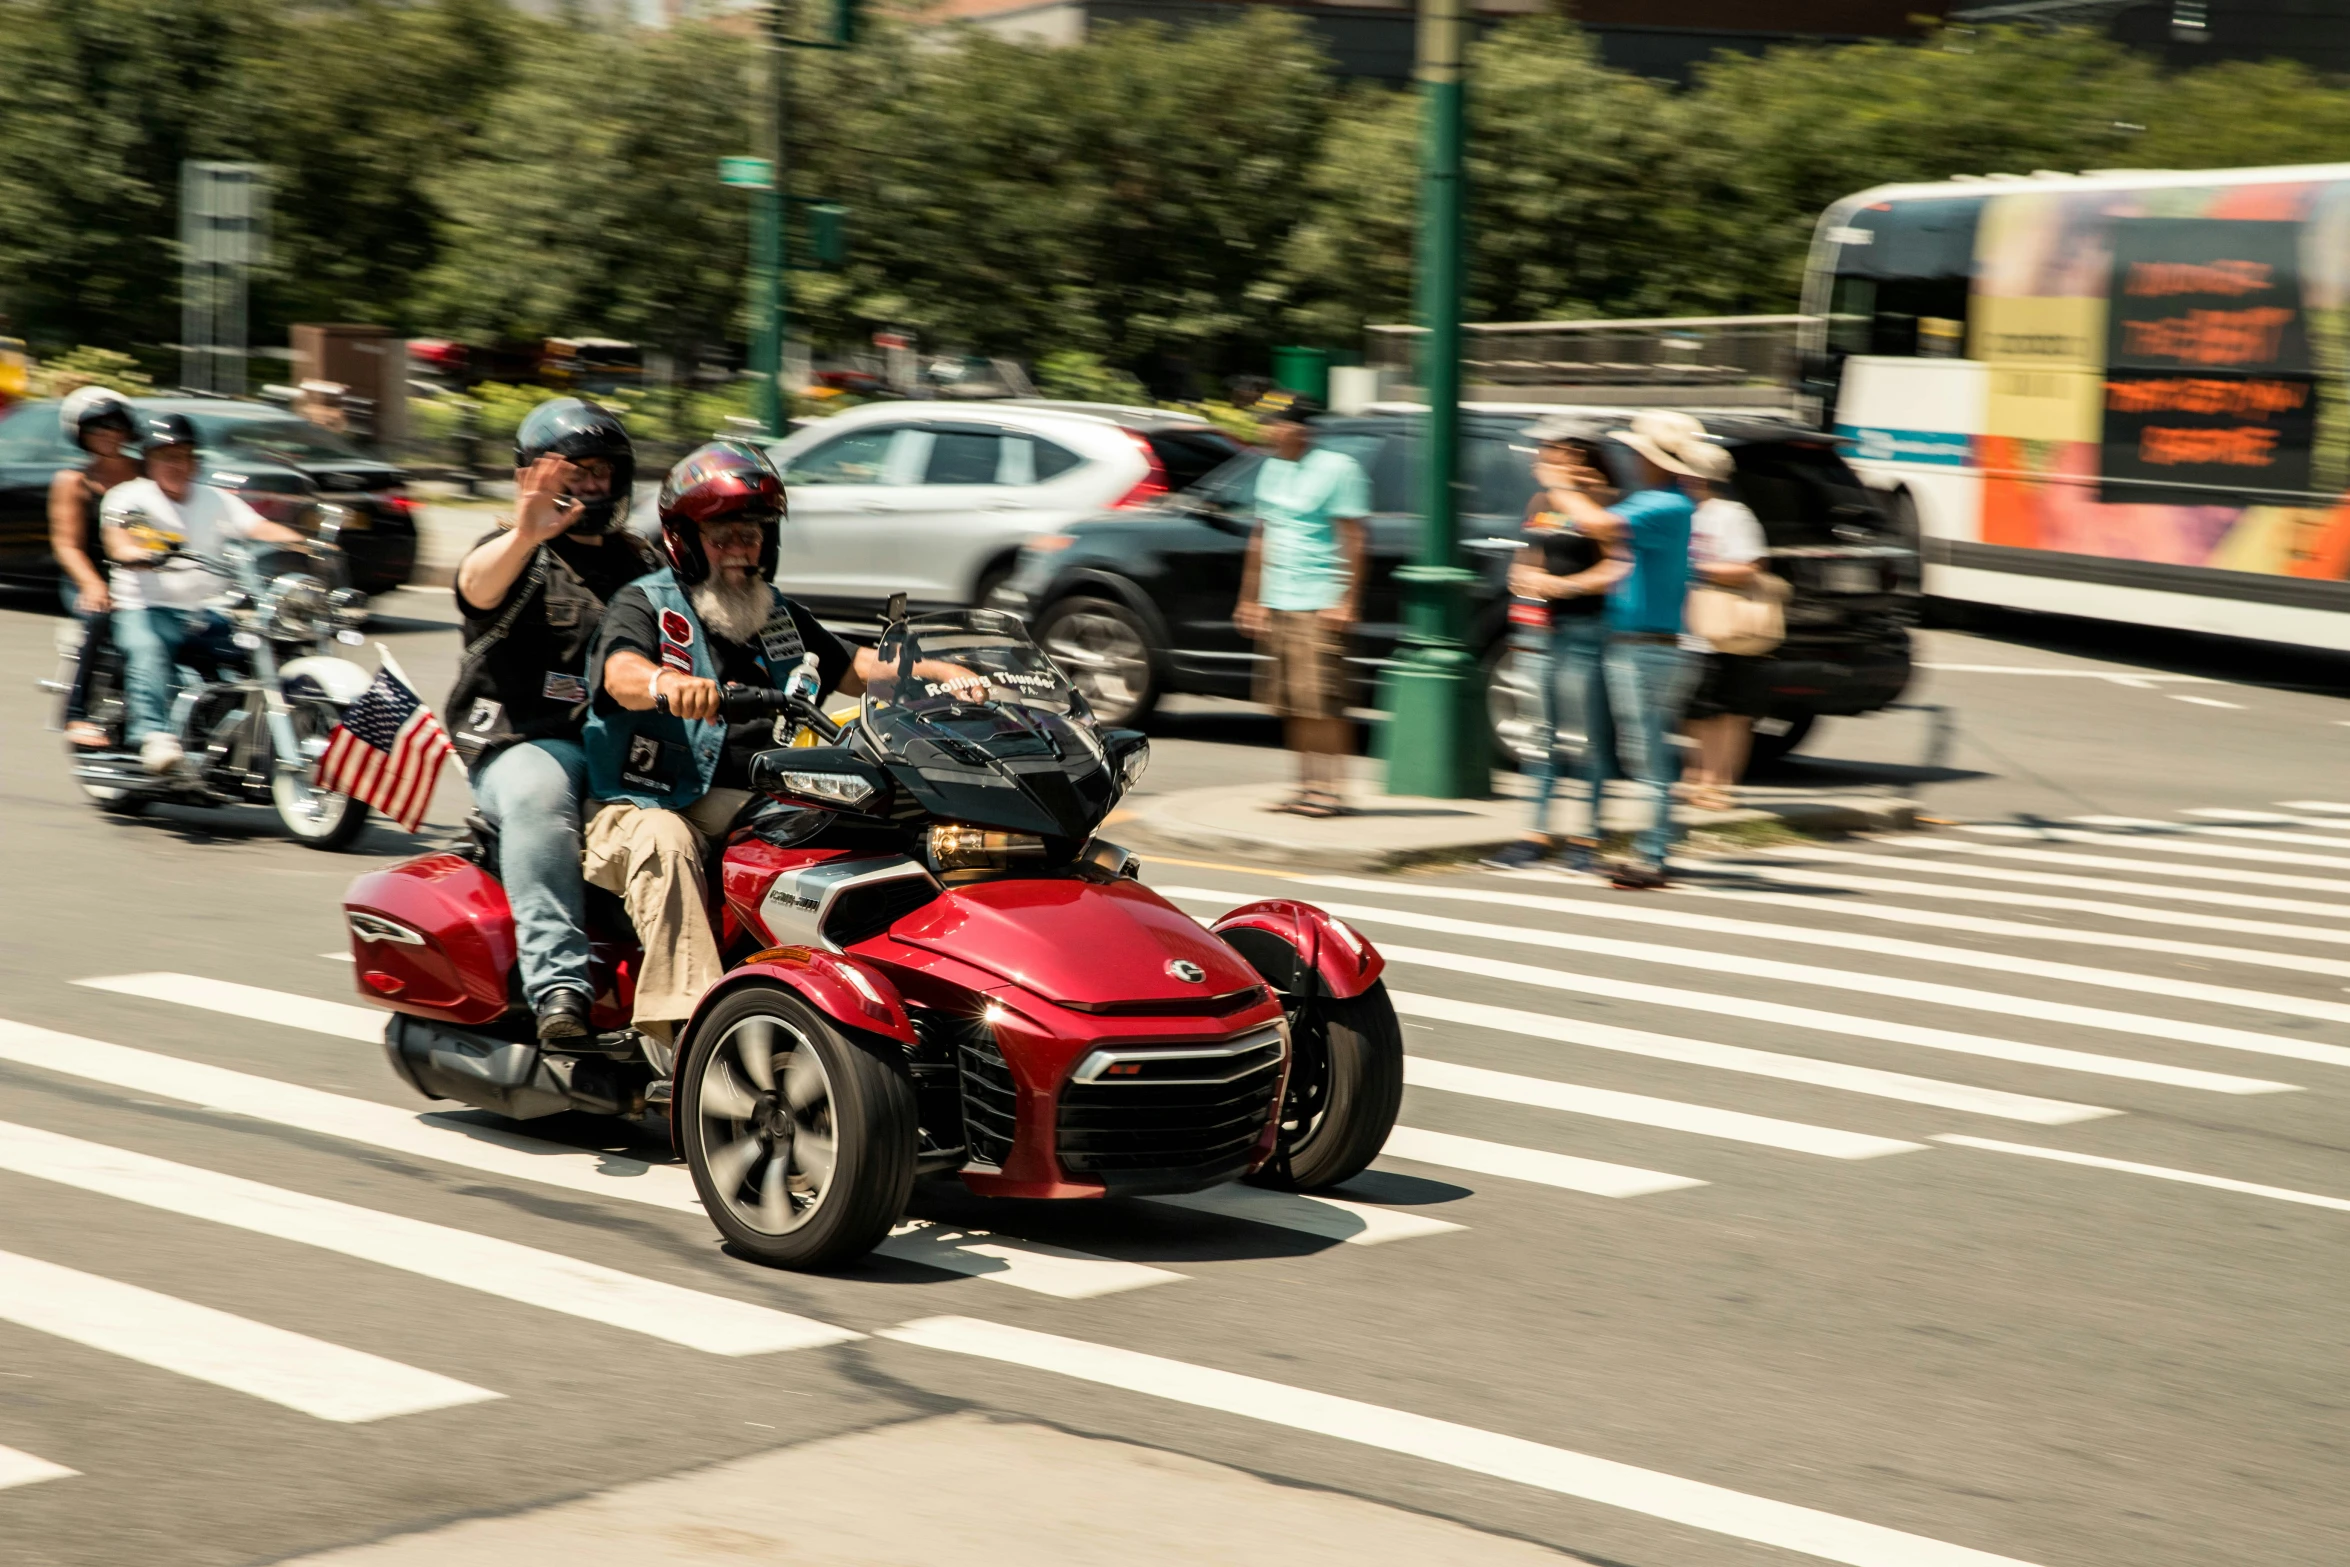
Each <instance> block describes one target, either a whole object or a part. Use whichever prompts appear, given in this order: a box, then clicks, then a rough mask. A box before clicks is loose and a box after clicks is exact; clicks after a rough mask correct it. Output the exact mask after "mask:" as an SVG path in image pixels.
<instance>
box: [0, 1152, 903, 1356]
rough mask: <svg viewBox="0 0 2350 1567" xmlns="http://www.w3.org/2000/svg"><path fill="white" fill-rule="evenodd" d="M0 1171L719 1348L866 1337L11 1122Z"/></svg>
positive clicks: (801, 1345) (693, 1345)
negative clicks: (12, 1172) (7, 1171)
mask: <svg viewBox="0 0 2350 1567" xmlns="http://www.w3.org/2000/svg"><path fill="white" fill-rule="evenodd" d="M0 1170H12V1171H14V1172H15V1173H17V1174H19V1175H26V1176H32V1177H35V1178H37V1179H40V1180H44V1181H54V1182H56V1183H58V1184H59V1185H64V1186H71V1187H75V1188H77V1189H79V1190H81V1191H87V1192H96V1193H99V1194H101V1195H104V1196H108V1197H116V1198H120V1199H122V1200H123V1201H125V1202H135V1203H140V1204H143V1205H145V1206H147V1207H150V1208H159V1209H162V1210H163V1211H164V1212H166V1213H176V1214H181V1215H184V1216H186V1217H188V1218H194V1219H207V1220H210V1221H211V1222H213V1223H215V1224H225V1225H230V1226H233V1227H235V1228H237V1229H241V1230H249V1231H251V1232H253V1233H254V1234H258V1235H267V1236H271V1237H273V1238H275V1239H278V1240H284V1241H292V1242H294V1243H296V1244H299V1245H304V1246H315V1247H318V1248H320V1249H321V1250H325V1251H331V1252H337V1253H340V1254H341V1255H343V1256H346V1257H358V1258H362V1259H364V1260H366V1261H368V1262H373V1263H379V1264H381V1265H383V1266H384V1267H387V1268H398V1269H400V1270H401V1271H403V1272H407V1273H414V1274H418V1275H421V1276H422V1277H425V1278H429V1279H437V1280H439V1281H441V1282H442V1283H444V1284H454V1285H457V1286H459V1287H460V1288H464V1289H470V1290H478V1291H480V1292H481V1293H483V1294H486V1295H495V1296H498V1297H499V1298H501V1299H504V1300H511V1301H519V1302H520V1303H522V1304H523V1305H526V1306H537V1307H539V1308H541V1309H543V1310H546V1311H559V1312H563V1313H566V1314H567V1315H570V1316H575V1317H585V1318H587V1319H588V1320H590V1321H592V1322H602V1323H604V1324H606V1325H608V1326H611V1327H615V1328H624V1329H627V1330H628V1331H630V1332H635V1333H643V1334H647V1335H649V1336H651V1337H653V1338H658V1339H665V1340H667V1341H668V1342H670V1343H672V1344H682V1345H684V1346H685V1347H686V1348H688V1349H698V1350H703V1351H706V1352H708V1353H710V1354H713V1355H763V1354H769V1353H772V1352H776V1351H781V1350H792V1349H810V1348H814V1347H816V1346H818V1345H823V1344H840V1343H846V1342H847V1341H849V1340H851V1339H855V1338H861V1337H863V1335H862V1334H858V1333H852V1332H850V1331H849V1330H848V1329H846V1328H836V1327H834V1326H832V1325H831V1324H830V1323H825V1322H817V1321H814V1320H813V1319H811V1318H808V1317H800V1316H794V1315H792V1314H791V1313H790V1312H786V1311H774V1310H771V1309H769V1308H768V1307H765V1306H756V1305H752V1304H751V1303H750V1302H748V1301H740V1300H729V1299H727V1298H726V1297H725V1296H722V1295H711V1294H707V1293H705V1292H703V1291H701V1290H695V1289H685V1288H681V1287H680V1286H678V1285H675V1284H663V1283H661V1282H659V1281H657V1280H654V1279H644V1278H638V1277H637V1276H635V1275H634V1274H628V1273H622V1272H620V1271H618V1270H617V1269H613V1268H606V1267H600V1266H598V1265H597V1264H595V1263H592V1262H582V1261H580V1260H578V1259H577V1258H573V1257H564V1256H559V1255H557V1254H556V1253H554V1252H549V1251H540V1250H539V1249H537V1248H536V1247H532V1246H522V1245H517V1244H516V1243H514V1242H512V1241H505V1240H499V1239H496V1238H495V1237H492V1236H488V1235H477V1234H474V1233H472V1232H471V1231H468V1230H459V1229H452V1228H450V1227H449V1226H447V1225H441V1224H430V1223H427V1222H425V1221H423V1220H421V1219H410V1218H406V1217H403V1216H401V1215H398V1214H391V1213H382V1212H379V1211H377V1210H375V1209H371V1208H360V1207H355V1206H353V1205H352V1204H350V1203H344V1202H336V1201H334V1200H333V1199H331V1198H327V1197H315V1196H312V1195H310V1194H309V1193H306V1192H296V1191H288V1190H286V1189H285V1188H283V1187H277V1186H267V1185H264V1184H262V1183H261V1182H259V1181H248V1180H245V1179H243V1178H242V1177H239V1176H234V1175H223V1174H221V1173H219V1172H217V1171H213V1170H205V1169H199V1168H197V1167H195V1166H193V1165H186V1164H177V1163H174V1162H172V1161H171V1160H168V1159H158V1158H155V1157H153V1156H151V1155H148V1154H142V1153H133V1152H131V1151H129V1150H127V1149H121V1148H111V1147H108V1146H106V1145H104V1144H101V1143H92V1142H84V1141H82V1140H81V1139H80V1138H75V1137H66V1136H63V1135H61V1134H59V1133H56V1132H49V1131H43V1130H41V1129H39V1128H36V1127H30V1126H18V1125H15V1124H12V1123H10V1122H5V1121H0Z"/></svg>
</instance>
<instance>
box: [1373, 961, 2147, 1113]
mask: <svg viewBox="0 0 2350 1567" xmlns="http://www.w3.org/2000/svg"><path fill="white" fill-rule="evenodd" d="M1387 994H1388V999H1389V1000H1391V1001H1393V1002H1394V1003H1395V1009H1396V1011H1398V1012H1400V1013H1402V1014H1403V1015H1404V1016H1405V1017H1425V1018H1440V1019H1442V1020H1443V1021H1445V1022H1448V1023H1463V1024H1467V1025H1468V1026H1470V1027H1472V1028H1490V1029H1496V1030H1499V1031H1501V1032H1504V1033H1511V1034H1523V1035H1526V1036H1527V1037H1529V1038H1533V1039H1548V1040H1553V1041H1556V1042H1557V1043H1559V1044H1566V1045H1588V1046H1590V1047H1592V1048H1594V1049H1599V1050H1614V1051H1620V1052H1622V1053H1624V1054H1626V1055H1635V1056H1648V1057H1651V1058H1653V1059H1655V1060H1659V1061H1679V1062H1684V1063H1686V1064H1688V1065H1691V1066H1705V1067H1716V1068H1719V1069H1721V1070H1723V1071H1728V1072H1744V1073H1748V1074H1751V1075H1753V1076H1756V1077H1774V1078H1778V1079H1780V1080H1781V1081H1783V1082H1789V1083H1808V1084H1811V1085H1812V1086H1814V1087H1818V1088H1837V1089H1842V1090H1844V1091H1846V1092H1848V1093H1856V1094H1872V1095H1875V1096H1876V1097H1878V1098H1880V1099H1903V1100H1907V1101H1909V1102H1910V1103H1912V1104H1921V1105H1932V1106H1934V1107H1936V1108H1937V1109H1942V1110H1959V1111H1964V1112H1966V1113H1967V1114H1970V1115H1988V1116H1997V1117H1999V1118H2000V1119H2002V1120H2009V1121H2029V1122H2032V1123H2033V1124H2035V1125H2039V1126H2063V1125H2066V1124H2068V1123H2070V1122H2074V1121H2091V1120H2096V1119H2098V1118H2100V1117H2103V1116H2111V1115H2119V1114H2121V1112H2120V1111H2119V1110H2109V1109H2106V1108H2105V1107H2104V1106H2102V1105H2083V1104H2070V1103H2067V1102H2066V1101H2064V1100H2062V1099H2040V1098H2036V1097H2034V1096H2033V1095H2031V1094H2011V1093H2008V1092H2007V1091H2006V1090H2004V1089H1998V1088H1976V1087H1973V1086H1971V1085H1969V1084H1966V1083H1946V1082H1943V1081H1941V1080H1940V1079H1938V1078H1931V1077H1912V1076H1910V1075H1909V1074H1908V1073H1906V1072H1886V1071H1880V1070H1879V1069H1878V1068H1876V1067H1873V1066H1847V1065H1846V1064H1845V1063H1843V1062H1841V1061H1822V1060H1819V1059H1817V1058H1815V1057H1812V1056H1790V1055H1780V1054H1778V1053H1777V1052H1775V1051H1770V1050H1754V1049H1749V1048H1748V1047H1747V1046H1745V1045H1723V1044H1715V1043H1713V1042H1712V1041H1710V1040H1703V1039H1682V1038H1678V1037H1676V1036H1674V1035H1671V1034H1652V1033H1649V1032H1647V1031H1645V1030H1642V1029H1636V1028H1619V1027H1617V1026H1616V1025H1615V1024H1612V1023H1590V1022H1585V1021H1584V1020H1583V1019H1581V1018H1565V1017H1551V1016H1549V1015H1548V1014H1546V1013H1541V1012H1524V1011H1520V1010H1518V1009H1517V1008H1515V1007H1497V1006H1491V1005H1489V1004H1487V1003H1485V1002H1482V1001H1455V1000H1453V999H1452V998H1450V997H1448V996H1424V995H1419V994H1417V993H1415V992H1412V991H1405V990H1390V991H1389V992H1388V993H1387Z"/></svg>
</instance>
